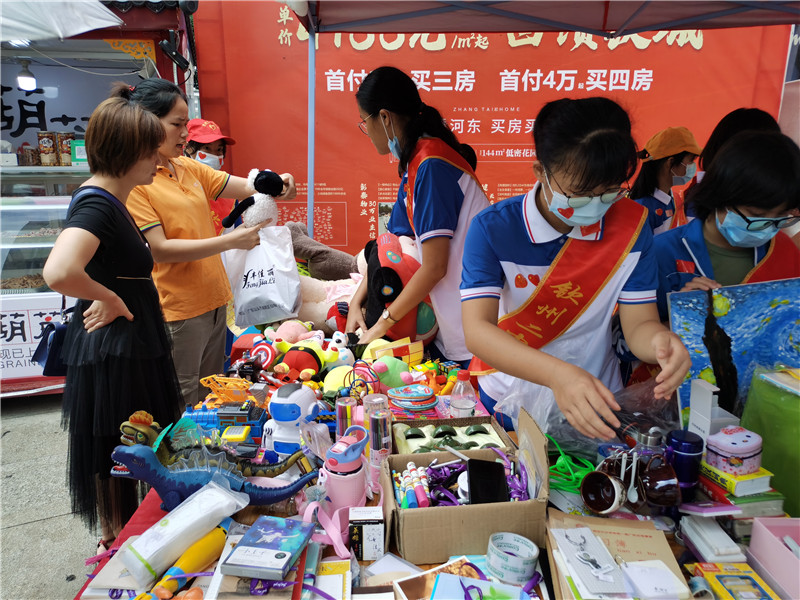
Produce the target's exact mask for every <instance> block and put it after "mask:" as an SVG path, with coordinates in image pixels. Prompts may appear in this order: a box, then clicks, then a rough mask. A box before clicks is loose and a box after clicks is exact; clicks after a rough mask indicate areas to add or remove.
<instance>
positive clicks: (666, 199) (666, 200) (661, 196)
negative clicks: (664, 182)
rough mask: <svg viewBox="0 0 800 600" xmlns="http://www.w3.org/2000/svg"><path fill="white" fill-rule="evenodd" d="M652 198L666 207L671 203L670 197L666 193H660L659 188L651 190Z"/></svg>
mask: <svg viewBox="0 0 800 600" xmlns="http://www.w3.org/2000/svg"><path fill="white" fill-rule="evenodd" d="M653 198H655V199H656V200H658V201H659V202H661V204H664V205H668V204H669V203H670V202H672V196H670V195H669V194H667V193H666V192H663V191H661V190H660V189H659V188H656V189H655V190H653Z"/></svg>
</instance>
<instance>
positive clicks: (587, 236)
mask: <svg viewBox="0 0 800 600" xmlns="http://www.w3.org/2000/svg"><path fill="white" fill-rule="evenodd" d="M540 186H541V183H540V182H536V185H534V186H533V189H532V190H530V191H529V192H528V193H527V194H526V195H525V198H524V199H523V200H522V214H523V217H524V219H525V230H526V232H527V233H528V238H529V239H530V240H531V242H532V243H534V244H545V243H547V242H552V241H553V240H557V239H558V238H560V237H562V236H563V235H564V234H563V233H561V232H559V231H556V230H555V229H554V228H553V226H552V225H550V223H548V222H547V220H546V219H545V218H544V216H543V215H542V213H541V212H539V208H538V207H537V206H536V194H537V193H538V192H539V187H540ZM566 235H567V237H571V238H574V239H576V240H589V241H595V240H599V239H601V238H602V237H603V221H600V222H599V223H595V224H594V225H589V226H586V227H573V228H572V230H571V231H570V232H569V233H567V234H566Z"/></svg>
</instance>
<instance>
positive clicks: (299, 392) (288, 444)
mask: <svg viewBox="0 0 800 600" xmlns="http://www.w3.org/2000/svg"><path fill="white" fill-rule="evenodd" d="M318 412H319V406H318V405H317V396H316V394H315V393H314V390H313V389H311V388H309V387H308V386H305V385H302V384H300V383H287V384H285V385H283V386H281V387H279V388H278V389H277V390H275V393H274V394H272V398H271V399H270V401H269V413H270V415H271V416H272V418H271V419H270V420H269V421H267V424H266V425H265V426H264V435H263V437H262V438H261V447H262V448H265V449H267V450H274V451H275V452H277V453H278V455H279V456H287V455H289V454H293V453H294V452H297V451H298V450H300V449H301V448H300V423H302V422H308V421H312V420H313V419H315V418H316V416H317V413H318Z"/></svg>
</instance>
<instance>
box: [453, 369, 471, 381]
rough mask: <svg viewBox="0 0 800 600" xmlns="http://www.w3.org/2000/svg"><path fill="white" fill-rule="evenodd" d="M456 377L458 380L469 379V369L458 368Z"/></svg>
mask: <svg viewBox="0 0 800 600" xmlns="http://www.w3.org/2000/svg"><path fill="white" fill-rule="evenodd" d="M456 379H458V380H459V381H469V371H467V370H466V369H459V371H458V375H457V376H456Z"/></svg>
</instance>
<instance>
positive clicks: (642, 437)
mask: <svg viewBox="0 0 800 600" xmlns="http://www.w3.org/2000/svg"><path fill="white" fill-rule="evenodd" d="M636 438H637V440H638V441H639V443H640V444H644V445H645V446H658V445H660V444H661V438H662V436H661V432H659V431H640V432H639V433H638V434H637V435H636Z"/></svg>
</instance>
